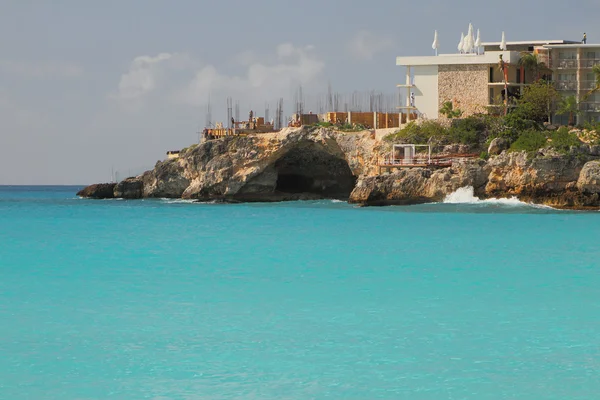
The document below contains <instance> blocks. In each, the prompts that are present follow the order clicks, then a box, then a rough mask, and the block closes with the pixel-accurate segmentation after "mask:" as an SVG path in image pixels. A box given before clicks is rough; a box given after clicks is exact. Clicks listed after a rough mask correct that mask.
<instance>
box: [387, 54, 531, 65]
mask: <svg viewBox="0 0 600 400" xmlns="http://www.w3.org/2000/svg"><path fill="white" fill-rule="evenodd" d="M500 54H502V59H503V60H504V61H506V62H508V63H511V62H517V61H519V58H521V53H520V52H518V51H486V52H485V53H483V54H440V55H437V56H417V57H397V58H396V65H399V66H411V67H412V66H426V65H463V64H479V65H481V64H497V63H498V60H499V56H500Z"/></svg>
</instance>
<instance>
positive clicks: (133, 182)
mask: <svg viewBox="0 0 600 400" xmlns="http://www.w3.org/2000/svg"><path fill="white" fill-rule="evenodd" d="M142 190H143V183H142V181H141V180H140V179H139V178H137V177H132V178H127V179H125V180H123V181H121V182H119V183H118V184H117V185H116V186H115V190H114V196H115V197H117V198H122V199H141V198H142Z"/></svg>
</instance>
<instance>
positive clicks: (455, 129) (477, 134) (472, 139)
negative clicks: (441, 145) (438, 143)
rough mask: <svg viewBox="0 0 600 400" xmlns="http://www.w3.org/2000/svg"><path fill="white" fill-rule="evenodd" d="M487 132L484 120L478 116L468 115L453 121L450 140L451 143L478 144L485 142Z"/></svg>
mask: <svg viewBox="0 0 600 400" xmlns="http://www.w3.org/2000/svg"><path fill="white" fill-rule="evenodd" d="M487 133H488V130H487V124H486V122H485V120H484V119H483V118H481V117H479V116H470V117H467V118H463V119H458V120H455V121H453V123H452V127H451V128H450V140H451V141H452V142H453V143H462V144H467V145H471V146H478V145H481V144H483V143H485V139H486V137H487Z"/></svg>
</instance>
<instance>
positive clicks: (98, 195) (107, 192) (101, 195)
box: [77, 183, 117, 199]
mask: <svg viewBox="0 0 600 400" xmlns="http://www.w3.org/2000/svg"><path fill="white" fill-rule="evenodd" d="M116 185H117V184H116V183H95V184H93V185H90V186H87V187H85V188H83V189H81V190H80V191H79V192H77V196H80V197H86V198H89V199H112V198H114V197H115V195H114V190H115V186H116Z"/></svg>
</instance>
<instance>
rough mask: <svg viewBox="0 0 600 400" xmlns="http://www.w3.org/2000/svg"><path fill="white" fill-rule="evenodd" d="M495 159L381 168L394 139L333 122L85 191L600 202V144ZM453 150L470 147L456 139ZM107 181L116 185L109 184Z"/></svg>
mask: <svg viewBox="0 0 600 400" xmlns="http://www.w3.org/2000/svg"><path fill="white" fill-rule="evenodd" d="M505 145H506V144H505V143H495V144H494V146H490V150H493V151H491V153H499V154H498V155H495V156H492V157H490V158H489V160H482V159H466V160H462V161H457V162H454V163H453V165H452V166H451V167H448V168H441V169H429V168H412V169H402V170H397V171H395V172H394V173H391V174H384V175H380V174H379V171H378V164H379V163H380V162H381V160H382V159H383V157H384V156H385V155H387V154H388V151H389V149H390V146H391V145H390V144H389V143H386V142H385V141H380V140H376V139H375V135H373V134H372V133H371V132H359V133H343V132H336V131H333V130H329V129H324V128H319V129H315V128H309V127H306V128H301V129H284V130H282V131H281V132H277V133H267V134H257V135H249V136H232V137H225V138H223V139H218V140H210V141H207V142H205V143H202V144H200V145H197V146H193V147H191V148H189V149H186V150H185V151H182V152H181V153H180V156H179V158H177V159H171V160H166V161H160V162H158V163H157V164H156V166H155V167H154V169H152V170H150V171H147V172H145V173H144V174H142V175H140V176H137V177H134V178H128V179H126V180H124V181H123V182H120V183H119V184H118V185H114V186H113V187H112V191H111V189H110V187H109V186H103V185H92V186H90V187H88V188H86V189H84V191H82V192H80V193H79V194H80V195H81V196H82V197H92V198H105V197H110V196H111V195H112V196H113V197H122V198H128V199H135V198H148V197H150V198H151V197H167V198H187V199H197V200H203V201H205V200H221V201H230V202H238V201H242V202H247V201H282V200H296V199H318V198H336V199H345V200H348V201H350V202H352V203H356V204H359V205H388V204H415V203H423V202H431V201H441V200H443V199H444V197H445V196H447V195H448V194H450V193H452V192H454V191H456V190H457V189H459V188H461V187H466V186H472V187H473V188H474V193H475V195H476V196H478V197H480V198H491V197H513V196H515V197H518V198H519V199H521V200H524V201H531V202H535V203H541V204H547V205H550V206H554V207H561V208H588V207H594V208H598V207H600V199H599V193H600V161H599V159H600V148H598V147H597V146H587V145H586V146H581V147H579V148H573V149H571V151H570V152H569V153H568V154H559V153H556V152H552V151H549V150H543V151H539V152H538V153H537V154H536V155H533V156H532V155H528V154H526V153H524V152H507V151H506V150H503V149H504V148H505V147H506V146H505ZM447 150H448V151H450V150H452V151H459V150H460V151H459V152H464V151H466V150H465V149H463V148H462V147H460V146H456V149H454V147H453V148H452V149H447ZM104 185H106V184H104Z"/></svg>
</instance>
